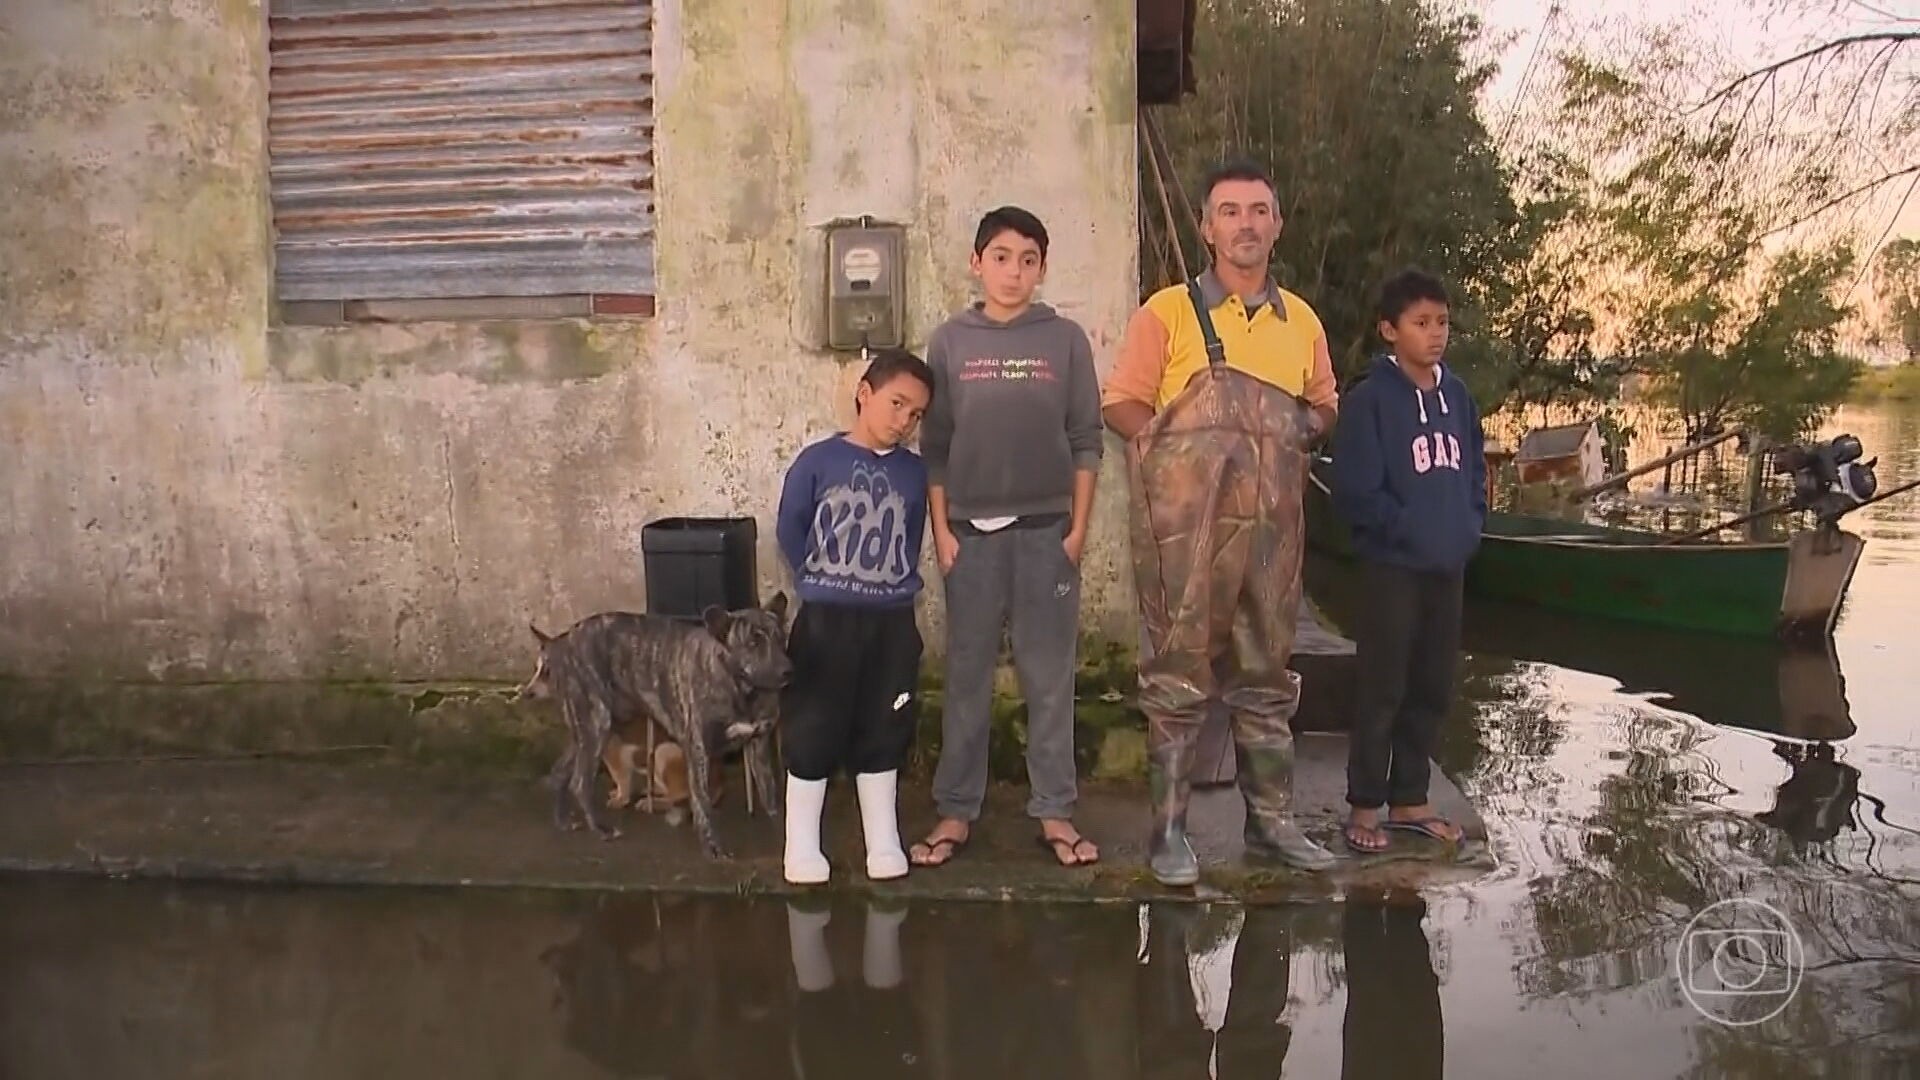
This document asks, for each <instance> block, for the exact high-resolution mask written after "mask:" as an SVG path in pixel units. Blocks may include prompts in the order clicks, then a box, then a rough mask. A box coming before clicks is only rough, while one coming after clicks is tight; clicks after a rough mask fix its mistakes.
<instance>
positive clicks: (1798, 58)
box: [1688, 30, 1920, 112]
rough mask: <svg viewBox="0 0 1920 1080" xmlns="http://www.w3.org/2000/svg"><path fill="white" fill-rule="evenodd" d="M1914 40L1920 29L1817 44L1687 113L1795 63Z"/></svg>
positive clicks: (1750, 74)
mask: <svg viewBox="0 0 1920 1080" xmlns="http://www.w3.org/2000/svg"><path fill="white" fill-rule="evenodd" d="M1911 41H1920V30H1890V31H1884V32H1881V33H1876V34H1854V35H1851V36H1849V37H1843V38H1835V39H1833V40H1832V41H1827V42H1822V43H1821V44H1819V45H1815V46H1814V47H1813V48H1811V49H1807V50H1804V51H1802V52H1797V53H1795V54H1793V55H1792V56H1789V57H1787V58H1786V59H1785V60H1776V61H1774V62H1773V63H1771V64H1768V65H1767V66H1765V67H1762V68H1756V69H1755V70H1753V71H1749V72H1747V73H1746V74H1745V75H1742V76H1740V77H1739V78H1737V79H1735V80H1733V81H1732V82H1730V83H1728V84H1727V85H1725V86H1723V87H1721V88H1720V89H1718V90H1716V91H1714V92H1713V93H1712V94H1709V95H1708V96H1707V98H1706V100H1704V101H1702V102H1700V103H1699V104H1698V105H1695V106H1694V107H1693V108H1692V109H1690V110H1688V111H1689V112H1697V111H1699V110H1701V109H1704V108H1706V107H1707V106H1709V105H1712V104H1714V103H1715V102H1717V101H1720V100H1722V99H1724V98H1726V97H1728V96H1729V95H1731V94H1732V93H1733V92H1734V91H1736V90H1738V89H1740V88H1741V87H1743V86H1745V85H1747V84H1748V83H1751V82H1756V81H1758V80H1761V79H1771V78H1772V77H1773V76H1775V75H1778V74H1779V73H1780V72H1782V71H1784V70H1786V69H1787V68H1790V67H1793V66H1794V65H1795V64H1800V63H1804V62H1806V61H1808V60H1812V59H1814V58H1816V57H1822V56H1828V55H1830V54H1833V53H1839V52H1844V51H1845V50H1847V49H1851V48H1854V47H1855V46H1859V45H1871V44H1875V43H1881V44H1885V43H1889V42H1891V43H1893V44H1895V45H1896V46H1897V45H1902V44H1905V43H1907V42H1911Z"/></svg>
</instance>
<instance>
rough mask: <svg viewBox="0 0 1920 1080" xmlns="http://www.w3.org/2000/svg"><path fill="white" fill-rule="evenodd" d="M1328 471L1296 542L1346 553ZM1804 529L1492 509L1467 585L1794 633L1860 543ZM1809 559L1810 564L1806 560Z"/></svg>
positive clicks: (1833, 607) (1825, 628) (1624, 616)
mask: <svg viewBox="0 0 1920 1080" xmlns="http://www.w3.org/2000/svg"><path fill="white" fill-rule="evenodd" d="M1330 473H1331V463H1330V462H1329V461H1327V460H1325V459H1318V460H1316V462H1315V464H1314V468H1313V479H1314V482H1313V483H1312V484H1310V485H1308V488H1307V505H1306V519H1307V520H1306V526H1307V543H1308V545H1309V546H1310V547H1312V548H1314V549H1315V550H1318V551H1321V552H1324V553H1326V554H1329V555H1331V556H1334V557H1336V558H1341V559H1350V558H1351V557H1352V546H1351V540H1350V534H1349V533H1348V531H1347V526H1346V523H1345V522H1343V521H1341V520H1340V519H1339V517H1338V515H1337V514H1336V513H1335V511H1334V509H1333V500H1332V497H1331V496H1330V495H1329V493H1328V488H1327V486H1326V485H1327V481H1328V479H1329V475H1330ZM1814 536H1815V534H1814V533H1805V534H1802V535H1801V536H1796V537H1795V538H1793V540H1791V541H1788V542H1778V543H1717V542H1712V541H1700V542H1688V543H1672V544H1668V543H1662V541H1664V540H1666V539H1667V537H1665V536H1663V535H1661V534H1659V533H1652V532H1643V531H1639V530H1634V529H1619V528H1609V527H1606V526H1600V525H1588V524H1584V523H1578V522H1570V521H1561V520H1558V519H1553V518H1540V517H1529V516H1525V515H1520V514H1508V513H1500V512H1494V513H1489V514H1488V515H1487V524H1486V527H1485V530H1484V531H1483V532H1482V534H1481V542H1480V550H1479V551H1478V552H1477V553H1475V555H1474V558H1473V561H1472V562H1471V563H1469V564H1468V566H1467V582H1466V584H1467V591H1468V593H1470V594H1471V595H1474V596H1480V597H1490V598H1494V599H1499V600H1506V601H1512V602H1516V603H1522V604H1528V605H1532V606H1535V607H1541V608H1547V609H1550V610H1555V611H1560V612H1565V613H1569V614H1574V615H1586V616H1597V617H1602V618H1610V619H1620V620H1624V621H1627V622H1635V623H1642V624H1646V625H1652V626H1662V627H1668V628H1671V629H1675V630H1689V631H1701V632H1707V633H1716V634H1731V635H1735V636H1740V637H1767V638H1771V637H1776V636H1786V635H1789V634H1797V633H1800V632H1802V631H1811V632H1813V633H1814V634H1815V635H1816V636H1817V635H1818V634H1820V633H1828V634H1830V633H1831V632H1832V629H1833V623H1834V621H1835V619H1836V617H1837V616H1838V614H1839V607H1840V603H1841V600H1842V599H1843V598H1844V596H1845V593H1846V586H1847V583H1848V582H1849V581H1850V580H1851V578H1852V576H1853V566H1854V564H1855V563H1856V562H1857V560H1858V558H1859V547H1860V541H1859V538H1858V537H1855V536H1853V535H1852V534H1850V533H1845V532H1838V533H1836V534H1835V539H1833V540H1829V541H1826V542H1825V543H1823V544H1815V543H1812V542H1811V541H1812V539H1813V538H1814ZM1835 544H1837V545H1838V546H1837V547H1835V548H1834V549H1833V550H1826V548H1828V547H1832V546H1833V545H1835ZM1810 553H1811V554H1810ZM1796 562H1799V563H1801V564H1804V565H1808V566H1809V569H1807V570H1802V571H1800V572H1799V574H1798V576H1799V577H1800V578H1802V579H1803V580H1802V582H1801V583H1799V584H1798V585H1796V586H1795V587H1793V588H1791V589H1790V587H1789V576H1790V575H1789V569H1790V568H1791V567H1792V566H1794V565H1795V564H1796ZM1814 563H1818V564H1819V569H1818V571H1817V572H1814V571H1812V569H1811V566H1812V564H1814ZM1828 564H1831V565H1828ZM1815 579H1818V580H1817V582H1816V583H1815V584H1814V585H1813V586H1811V587H1810V586H1809V585H1808V582H1809V581H1814V580H1815Z"/></svg>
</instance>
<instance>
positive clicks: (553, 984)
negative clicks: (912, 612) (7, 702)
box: [0, 409, 1920, 1078]
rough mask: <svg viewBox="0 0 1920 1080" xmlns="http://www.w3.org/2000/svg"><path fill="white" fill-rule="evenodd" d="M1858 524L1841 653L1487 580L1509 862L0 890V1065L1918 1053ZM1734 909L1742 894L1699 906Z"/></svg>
mask: <svg viewBox="0 0 1920 1080" xmlns="http://www.w3.org/2000/svg"><path fill="white" fill-rule="evenodd" d="M1829 428H1830V429H1831V430H1834V431H1837V430H1849V431H1852V432H1854V433H1855V434H1857V435H1859V436H1860V437H1861V438H1862V439H1863V440H1865V441H1866V443H1867V445H1868V451H1869V453H1870V454H1874V453H1877V454H1878V456H1879V458H1880V466H1879V477H1880V483H1881V485H1882V487H1883V488H1886V487H1891V486H1893V485H1895V484H1898V483H1901V482H1903V481H1905V480H1907V479H1911V478H1913V477H1915V476H1920V411H1909V412H1900V411H1894V410H1858V409H1856V410H1849V411H1846V412H1843V413H1842V414H1841V415H1840V416H1839V417H1837V418H1836V419H1835V420H1834V422H1833V423H1832V424H1830V425H1829ZM1849 527H1850V528H1852V529H1853V530H1854V531H1856V532H1859V533H1861V534H1862V535H1864V536H1866V537H1867V538H1868V547H1867V551H1866V556H1865V559H1864V560H1863V563H1862V565H1861V567H1860V569H1859V572H1858V574H1857V576H1856V578H1855V581H1854V585H1853V589H1852V594H1851V598H1850V600H1849V603H1848V607H1847V609H1846V611H1845V613H1844V615H1843V617H1842V621H1841V624H1840V627H1839V630H1838V633H1837V636H1836V648H1835V650H1834V655H1833V656H1831V657H1828V656H1824V655H1820V654H1814V655H1813V656H1811V657H1809V656H1793V657H1782V656H1781V655H1779V654H1777V653H1776V652H1774V651H1773V650H1772V649H1770V648H1763V647H1757V646H1741V645H1734V644H1729V643H1726V642H1715V641H1711V640H1704V639H1698V638H1688V637H1686V636H1680V635H1655V634H1649V633H1646V632H1643V631H1637V630H1621V629H1619V628H1608V627H1596V626H1593V625H1591V624H1578V625H1575V624H1570V623H1568V622H1567V621H1566V620H1563V619H1562V620H1553V619H1546V618H1543V617H1540V616H1538V615H1536V614H1533V613H1529V612H1526V611H1521V610H1512V609H1495V608H1489V607H1480V608H1476V609H1475V610H1474V611H1473V612H1472V614H1471V617H1470V625H1469V632H1468V648H1469V656H1468V659H1467V664H1466V670H1467V674H1466V687H1467V690H1468V699H1467V700H1465V701H1463V702H1462V704H1461V706H1460V709H1459V711H1458V713H1457V716H1456V718H1455V721H1454V722H1453V723H1452V725H1451V727H1450V730H1449V732H1448V736H1447V739H1448V741H1447V745H1446V746H1445V748H1444V750H1443V753H1442V760H1443V764H1444V765H1445V767H1446V768H1447V770H1448V772H1449V773H1450V774H1452V775H1453V776H1454V777H1455V778H1456V779H1458V780H1459V782H1460V783H1461V786H1462V787H1463V788H1464V789H1465V791H1466V792H1467V794H1468V795H1469V797H1470V798H1472V799H1473V800H1474V801H1475V802H1476V803H1477V805H1478V806H1479V807H1480V809H1481V811H1482V813H1483V815H1484V816H1485V817H1486V819H1487V822H1488V825H1489V828H1490V830H1491V834H1492V837H1493V844H1494V847H1495V851H1496V853H1497V855H1498V857H1499V860H1500V868H1499V869H1498V870H1497V871H1495V872H1494V873H1493V874H1491V875H1489V876H1488V877H1486V878H1483V879H1481V880H1479V881H1476V882H1473V883H1470V884H1467V885H1463V886H1459V887H1449V888H1444V889H1436V890H1432V891H1430V892H1428V893H1427V894H1425V895H1424V896H1421V897H1412V896H1395V897H1384V898H1357V899H1354V900H1352V901H1349V902H1346V903H1341V904H1326V905H1306V906H1296V907H1286V908H1273V909H1256V910H1243V909H1240V908H1236V907H1232V906H1198V905H1164V906H1161V905H1156V906H1147V907H1137V906H1133V905H1120V906H1112V907H1101V908H1092V907H1078V906H1076V907H1061V908H1050V907H1040V906H1031V905H991V904H958V905H945V906H939V905H935V906H924V905H915V906H913V907H911V908H899V909H889V908H874V907H870V906H869V905H868V904H867V903H866V902H865V901H861V900H856V899H843V900H840V901H837V902H836V903H835V904H834V905H833V906H832V907H831V908H830V909H826V910H808V909H805V908H801V907H794V906H790V905H789V904H787V903H785V902H781V901H744V900H719V899H654V898H640V897H613V896H589V895H555V894H519V893H500V892H380V891H364V890H255V889H249V890H242V889H225V888H213V887H169V886H160V885H152V884H111V883H96V882H75V881H52V880H31V881H30V880H20V879H15V880H0V1076H5V1077H9V1078H12V1077H105V1076H140V1077H186V1076H192V1077H241V1076H247V1077H253V1076H275V1077H349V1076H351V1077H378V1076H404V1077H421V1076H460V1077H463V1078H474V1077H495V1076H502V1077H504V1076H541V1077H605V1076H658V1077H694V1076H703V1077H704V1076H712V1077H723V1076H724V1077H743V1078H745V1077H754V1078H757V1077H789V1076H791V1077H801V1076H806V1077H856V1078H859V1077H880V1076H894V1075H909V1074H911V1075H921V1076H938V1077H991V1078H1011V1077H1025V1076H1033V1077H1050V1078H1051V1077H1076V1076H1088V1077H1092V1076H1099V1077H1103V1078H1104V1077H1113V1078H1126V1077H1175V1076H1178V1077H1201V1076H1216V1077H1277V1076H1282V1075H1286V1076H1298V1077H1332V1076H1345V1077H1371V1076H1379V1077H1435V1076H1443V1075H1444V1076H1455V1077H1508V1076H1512V1077H1531V1076H1536V1075H1544V1076H1553V1077H1576V1076H1593V1077H1609V1078H1612V1077H1669V1076H1689V1077H1692V1076H1698V1077H1710V1076H1711V1077H1720V1076H1737V1077H1771V1076H1781V1077H1788V1076H1844V1077H1883V1076H1884V1077H1911V1076H1915V1075H1920V706H1917V705H1916V702H1920V635H1917V634H1916V633H1915V631H1914V629H1913V628H1912V627H1913V624H1912V619H1913V617H1914V613H1915V612H1916V610H1920V498H1905V499H1902V500H1898V501H1895V502H1890V503H1887V504H1882V505H1880V506H1878V507H1875V508H1872V509H1870V510H1869V511H1867V512H1865V513H1864V514H1862V515H1857V516H1856V517H1855V518H1852V519H1849ZM1323 573H1328V574H1330V576H1326V577H1324V579H1323ZM1337 576H1338V575H1337V574H1331V573H1330V572H1323V570H1321V569H1318V568H1317V569H1316V584H1315V588H1316V596H1318V595H1320V591H1319V590H1321V589H1322V588H1324V589H1325V590H1326V591H1328V592H1330V593H1331V594H1333V595H1334V596H1335V597H1336V599H1337V595H1338V593H1339V589H1340V586H1339V583H1338V581H1337ZM1332 606H1337V603H1334V604H1333V605H1332ZM1728 900H1739V901H1758V902H1761V903H1764V904H1765V905H1766V907H1765V908H1764V909H1762V908H1758V907H1754V906H1752V905H1747V906H1745V907H1736V908H1726V907H1722V908H1719V909H1715V911H1717V912H1718V914H1717V915H1716V914H1710V915H1709V916H1708V917H1706V918H1703V919H1702V920H1701V921H1699V922H1694V923H1692V925H1691V928H1690V922H1691V921H1692V920H1694V919H1695V916H1696V915H1698V914H1699V913H1701V912H1703V911H1706V910H1708V909H1709V908H1710V906H1711V905H1714V904H1715V903H1716V902H1720V901H1728ZM1729 912H1731V913H1732V914H1731V915H1729ZM1776 917H1777V918H1778V920H1779V922H1777V923H1775V922H1768V921H1767V920H1768V919H1770V918H1776ZM1711 1017H1718V1019H1714V1018H1711ZM1728 1021H1731V1023H1729V1022H1728Z"/></svg>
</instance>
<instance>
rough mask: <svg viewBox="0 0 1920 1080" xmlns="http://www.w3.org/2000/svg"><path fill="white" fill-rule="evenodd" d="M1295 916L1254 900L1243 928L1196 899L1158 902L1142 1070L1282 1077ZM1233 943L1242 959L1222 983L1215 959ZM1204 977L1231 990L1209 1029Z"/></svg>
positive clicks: (1144, 999) (1150, 929) (1267, 1079)
mask: <svg viewBox="0 0 1920 1080" xmlns="http://www.w3.org/2000/svg"><path fill="white" fill-rule="evenodd" d="M1295 917H1296V916H1295V914H1294V913H1293V912H1292V911H1290V910H1287V909H1285V908H1250V909H1248V910H1247V911H1246V913H1245V916H1244V918H1243V919H1242V921H1241V923H1240V926H1239V929H1238V930H1237V931H1234V930H1232V929H1231V928H1230V927H1229V925H1228V924H1225V923H1222V922H1221V921H1220V919H1219V916H1218V914H1217V913H1214V912H1210V911H1208V910H1206V909H1202V908H1199V907H1196V906H1195V905H1191V904H1166V905H1160V906H1156V907H1153V908H1151V909H1150V910H1149V913H1148V916H1147V946H1146V956H1145V962H1144V963H1143V965H1142V969H1143V970H1142V971H1141V987H1140V1004H1141V1007H1142V1010H1143V1012H1144V1014H1145V1015H1144V1016H1142V1017H1141V1023H1140V1025H1139V1030H1140V1075H1141V1076H1142V1077H1143V1078H1153V1077H1175V1076H1179V1077H1190V1076H1207V1075H1213V1076H1216V1077H1219V1078H1221V1080H1242V1078H1249V1080H1250V1078H1256V1077H1257V1078H1259V1080H1272V1078H1274V1077H1277V1076H1279V1075H1280V1070H1281V1065H1282V1064H1283V1063H1284V1062H1285V1061H1286V1057H1287V1049H1288V1047H1289V1046H1290V1045H1291V1044H1292V1042H1293V1026H1292V1024H1291V1023H1290V1022H1289V1021H1288V1019H1287V1016H1286V1009H1287V995H1288V991H1289V989H1290V984H1291V981H1292V973H1293V948H1294V928H1293V921H1294V919H1295ZM1222 930H1224V931H1225V932H1224V933H1222V932H1221V931H1222ZM1229 947H1230V948H1231V949H1232V951H1233V963H1232V966H1231V968H1230V969H1229V976H1228V980H1227V982H1226V984H1225V986H1224V987H1218V986H1217V981H1216V980H1214V979H1212V978H1210V977H1209V975H1210V974H1211V973H1213V972H1217V971H1218V968H1216V967H1214V966H1212V965H1211V963H1210V961H1211V960H1212V959H1213V958H1214V957H1217V956H1218V955H1219V954H1220V953H1221V952H1222V951H1223V950H1224V949H1226V948H1229ZM1196 978H1198V980H1199V981H1200V982H1201V983H1203V984H1204V985H1206V986H1207V987H1208V989H1209V990H1212V989H1220V988H1223V989H1225V990H1226V994H1227V999H1226V1009H1225V1013H1224V1016H1223V1017H1222V1018H1221V1021H1220V1026H1219V1030H1218V1031H1217V1032H1209V1031H1208V1029H1207V1019H1206V1017H1205V1016H1203V1015H1202V1010H1201V1008H1200V1002H1199V1001H1198V1000H1197V999H1196V997H1195V993H1194V984H1195V981H1196ZM1209 1063H1211V1064H1212V1066H1213V1068H1211V1069H1209V1067H1208V1066H1209Z"/></svg>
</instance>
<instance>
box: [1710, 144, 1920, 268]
mask: <svg viewBox="0 0 1920 1080" xmlns="http://www.w3.org/2000/svg"><path fill="white" fill-rule="evenodd" d="M1915 174H1920V163H1916V164H1913V165H1909V166H1907V167H1906V168H1904V169H1895V170H1894V171H1892V172H1890V173H1887V174H1886V175H1884V176H1881V177H1879V178H1877V179H1874V180H1869V181H1867V182H1866V183H1864V184H1861V185H1860V186H1858V187H1856V188H1854V189H1852V190H1851V191H1847V192H1845V193H1843V194H1840V195H1835V196H1834V197H1833V198H1831V199H1828V200H1827V201H1826V202H1823V203H1821V204H1820V205H1819V206H1816V207H1814V208H1813V209H1812V210H1809V211H1807V212H1806V213H1804V214H1801V215H1800V216H1799V217H1797V218H1794V219H1793V220H1792V221H1789V222H1787V223H1786V224H1784V225H1776V226H1774V227H1773V228H1771V229H1768V230H1767V231H1766V232H1763V233H1758V234H1756V235H1754V236H1752V237H1749V238H1748V240H1747V242H1746V243H1745V244H1743V245H1741V246H1740V248H1739V249H1738V250H1736V251H1735V252H1733V253H1732V254H1733V257H1738V256H1741V255H1745V254H1746V253H1747V252H1749V251H1751V250H1753V248H1754V247H1755V246H1756V245H1758V244H1759V243H1760V242H1761V241H1762V240H1766V239H1769V238H1771V237H1775V236H1778V235H1780V234H1781V233H1783V232H1787V231H1789V230H1791V229H1797V228H1799V227H1800V226H1802V225H1805V224H1806V223H1807V222H1809V221H1812V220H1813V219H1814V218H1817V217H1819V216H1820V215H1821V214H1824V213H1826V212H1827V211H1829V210H1831V209H1833V208H1834V207H1836V206H1839V205H1840V204H1841V203H1844V202H1846V201H1847V200H1849V199H1854V198H1858V197H1859V196H1861V195H1865V194H1866V193H1867V192H1869V191H1872V190H1874V189H1875V188H1878V187H1882V186H1884V185H1886V184H1889V183H1892V182H1893V181H1895V180H1899V179H1901V178H1902V177H1907V176H1914V175H1915Z"/></svg>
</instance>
